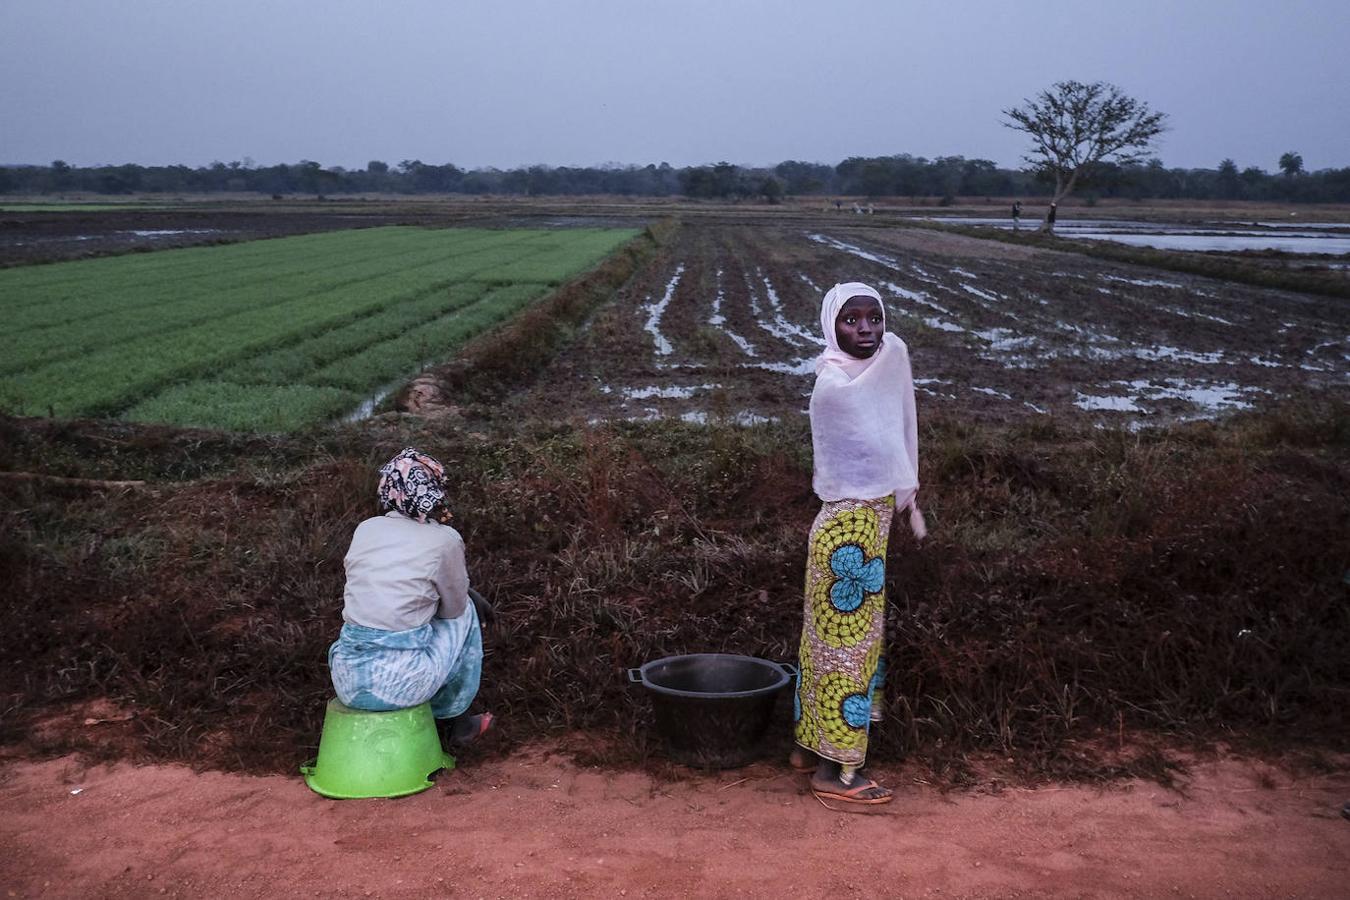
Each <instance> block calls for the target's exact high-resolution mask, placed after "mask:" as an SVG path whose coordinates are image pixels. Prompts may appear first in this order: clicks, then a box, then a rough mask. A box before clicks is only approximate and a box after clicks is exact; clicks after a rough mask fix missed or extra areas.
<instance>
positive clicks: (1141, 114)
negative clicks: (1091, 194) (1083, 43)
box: [1003, 81, 1167, 231]
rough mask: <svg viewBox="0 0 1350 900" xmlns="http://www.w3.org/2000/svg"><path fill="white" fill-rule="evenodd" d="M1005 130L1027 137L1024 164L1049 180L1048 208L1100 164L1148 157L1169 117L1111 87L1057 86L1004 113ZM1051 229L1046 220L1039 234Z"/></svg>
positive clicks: (1066, 83) (1060, 83) (1068, 83)
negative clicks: (1051, 188) (1028, 145)
mask: <svg viewBox="0 0 1350 900" xmlns="http://www.w3.org/2000/svg"><path fill="white" fill-rule="evenodd" d="M1003 115H1004V116H1005V117H1006V119H1005V121H1004V122H1003V124H1004V125H1005V126H1006V127H1008V128H1011V129H1013V130H1014V131H1023V132H1026V133H1027V134H1028V135H1030V136H1031V139H1032V150H1031V152H1030V153H1028V154H1027V155H1025V156H1024V157H1023V159H1025V160H1026V162H1027V163H1028V164H1029V165H1030V167H1031V168H1032V169H1033V170H1034V171H1036V172H1037V174H1039V175H1041V176H1042V177H1045V178H1047V179H1049V180H1053V181H1054V184H1055V191H1054V194H1053V195H1052V198H1051V205H1052V207H1053V205H1054V204H1057V203H1058V202H1059V201H1060V200H1062V199H1064V197H1066V196H1068V195H1069V194H1070V193H1072V191H1073V189H1074V187H1075V186H1076V185H1077V184H1078V182H1079V181H1080V180H1083V179H1085V178H1090V177H1091V176H1092V175H1093V173H1094V170H1095V169H1096V168H1097V167H1098V166H1099V165H1100V164H1101V163H1103V162H1108V161H1109V162H1114V163H1116V164H1118V165H1122V166H1126V165H1130V164H1132V163H1138V162H1141V161H1143V160H1144V159H1145V158H1147V156H1148V155H1149V151H1150V148H1151V145H1152V143H1153V139H1154V138H1156V137H1157V136H1158V135H1159V134H1161V133H1162V132H1163V131H1164V130H1166V128H1167V124H1166V123H1167V114H1166V113H1161V112H1156V111H1154V110H1152V109H1149V106H1148V104H1147V103H1145V102H1144V101H1142V100H1136V99H1135V98H1134V97H1130V96H1128V95H1126V94H1125V93H1124V92H1123V91H1121V89H1120V88H1118V87H1116V86H1115V85H1114V84H1108V83H1106V82H1104V81H1094V82H1092V83H1091V84H1084V83H1083V82H1081V81H1057V82H1055V84H1054V85H1053V86H1051V87H1050V88H1049V89H1048V90H1044V91H1041V92H1040V93H1039V94H1037V95H1036V97H1035V98H1034V99H1030V100H1024V101H1023V103H1022V105H1021V106H1018V107H1013V108H1010V109H1005V110H1003ZM1052 227H1053V222H1052V217H1050V216H1047V217H1046V222H1045V224H1044V225H1043V226H1042V229H1043V230H1046V231H1048V230H1050V229H1051V228H1052Z"/></svg>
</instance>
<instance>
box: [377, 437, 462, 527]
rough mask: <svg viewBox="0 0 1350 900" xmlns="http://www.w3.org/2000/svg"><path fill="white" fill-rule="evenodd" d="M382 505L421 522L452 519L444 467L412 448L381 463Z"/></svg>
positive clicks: (442, 522)
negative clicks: (446, 499) (446, 497)
mask: <svg viewBox="0 0 1350 900" xmlns="http://www.w3.org/2000/svg"><path fill="white" fill-rule="evenodd" d="M378 493H379V497H380V508H381V509H383V510H386V511H388V510H396V511H398V512H401V513H403V514H404V515H405V516H408V517H409V518H412V519H416V520H417V521H419V522H440V523H441V524H443V525H444V524H446V523H448V522H449V521H450V509H449V507H448V506H447V505H446V502H445V467H444V466H442V465H441V464H440V463H439V462H438V461H437V460H436V459H434V458H432V457H430V456H427V455H426V454H425V453H422V452H421V451H419V450H415V449H414V448H412V447H408V448H407V449H405V450H403V451H402V452H400V453H399V454H398V455H397V456H395V457H394V458H393V459H391V460H389V462H387V463H385V464H384V465H382V466H380V487H379V489H378Z"/></svg>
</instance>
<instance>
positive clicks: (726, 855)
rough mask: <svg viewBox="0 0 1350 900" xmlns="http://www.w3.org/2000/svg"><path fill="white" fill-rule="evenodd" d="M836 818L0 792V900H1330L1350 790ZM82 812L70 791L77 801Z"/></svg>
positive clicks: (944, 800)
mask: <svg viewBox="0 0 1350 900" xmlns="http://www.w3.org/2000/svg"><path fill="white" fill-rule="evenodd" d="M890 774H891V776H892V779H893V783H895V784H898V785H899V786H900V787H899V791H898V793H899V797H898V800H897V802H895V803H894V804H892V805H891V806H889V807H880V808H878V809H877V811H874V812H870V813H865V814H847V813H838V812H831V811H830V810H827V809H825V808H823V807H822V806H821V805H820V804H819V803H818V802H817V801H816V800H815V799H814V798H813V797H812V796H811V795H810V794H809V793H807V792H806V791H805V789H804V781H803V779H802V777H801V776H796V775H794V774H792V773H790V772H789V771H788V770H787V769H786V767H781V768H780V767H774V766H769V765H766V764H761V765H758V766H753V767H750V768H747V769H743V770H738V771H735V772H728V773H721V774H717V775H708V776H703V775H692V774H690V775H688V776H687V777H685V778H683V779H682V780H678V781H672V782H663V781H659V780H654V779H653V778H651V777H650V776H648V775H645V774H641V773H635V772H607V771H602V770H598V769H583V768H578V767H576V766H574V765H572V764H570V763H566V762H562V761H560V760H558V759H556V758H550V757H548V756H546V755H544V754H542V753H540V752H537V751H534V752H523V753H518V754H516V755H515V756H513V757H511V758H509V759H507V760H504V761H500V762H485V763H480V764H477V765H476V766H474V767H473V768H472V769H466V770H463V771H459V772H456V773H454V774H452V775H449V776H446V777H442V779H441V781H440V783H439V784H438V785H437V786H436V787H435V788H433V789H431V790H429V791H427V792H425V793H423V794H420V795H417V796H415V797H411V798H406V799H403V800H397V801H382V800H376V801H345V802H335V801H329V800H324V799H322V798H320V797H318V796H316V795H314V794H312V793H310V792H309V790H308V789H306V788H305V786H304V785H303V783H302V782H301V781H300V779H299V778H298V777H296V778H288V777H282V776H271V777H263V778H253V777H242V776H235V775H226V774H221V773H217V772H207V773H203V774H196V773H193V772H191V771H190V770H188V769H185V768H181V767H173V766H152V767H134V766H130V765H126V764H118V765H115V766H112V767H103V766H99V767H95V768H90V769H86V768H83V767H82V766H81V765H79V764H77V763H76V762H74V761H72V760H69V759H67V760H56V761H49V762H29V761H19V762H14V763H11V764H8V765H7V766H6V767H5V768H4V769H3V770H0V885H3V886H4V889H5V890H6V892H7V895H8V896H42V897H142V896H160V895H163V896H170V897H202V896H229V897H274V896H300V895H303V896H324V897H329V896H343V897H363V896H376V897H427V896H450V897H536V896H538V897H592V896H616V897H623V896H628V897H640V896H646V897H672V896H697V897H708V896H717V897H722V896H738V895H746V896H772V897H811V896H822V897H823V896H830V895H831V894H832V893H833V892H839V893H844V894H864V893H867V894H874V895H879V896H887V897H922V896H933V895H936V896H943V897H1047V896H1054V897H1059V896H1073V897H1157V896H1163V895H1166V896H1194V897H1225V896H1233V897H1267V896H1271V897H1273V896H1279V897H1332V896H1345V895H1346V894H1345V889H1346V885H1347V884H1350V822H1347V821H1345V820H1343V819H1342V818H1340V816H1339V814H1338V810H1339V809H1340V806H1341V804H1342V803H1343V802H1344V801H1345V800H1347V799H1350V772H1347V771H1346V770H1345V768H1344V767H1340V771H1339V772H1338V773H1337V774H1335V775H1329V776H1328V775H1320V776H1316V777H1308V778H1294V777H1292V776H1290V775H1288V774H1287V773H1284V772H1280V771H1278V770H1274V769H1270V768H1268V767H1267V766H1265V765H1263V764H1259V763H1251V762H1245V761H1233V760H1228V761H1223V762H1218V763H1201V764H1198V765H1197V766H1196V767H1195V768H1194V770H1193V772H1192V775H1191V780H1190V781H1189V782H1188V783H1187V784H1186V786H1185V789H1184V792H1183V793H1176V792H1172V791H1168V790H1165V789H1163V788H1160V787H1158V786H1157V785H1154V784H1151V783H1144V782H1132V783H1125V784H1122V785H1118V786H1115V787H1111V788H1107V789H1099V788H1095V787H1083V786H1057V787H1045V788H1039V789H1016V788H1013V789H1005V790H1002V791H1001V792H998V793H988V792H970V793H958V794H948V795H945V796H944V795H942V794H940V793H939V792H938V791H936V790H934V789H933V788H931V787H928V786H926V785H923V784H918V783H915V779H914V777H913V776H912V774H910V773H907V772H905V771H903V770H901V771H896V772H892V773H890ZM77 791H78V793H76V792H77Z"/></svg>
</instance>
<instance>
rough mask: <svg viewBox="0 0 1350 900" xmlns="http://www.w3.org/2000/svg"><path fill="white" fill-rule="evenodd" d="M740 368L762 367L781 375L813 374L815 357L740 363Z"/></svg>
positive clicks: (814, 371)
mask: <svg viewBox="0 0 1350 900" xmlns="http://www.w3.org/2000/svg"><path fill="white" fill-rule="evenodd" d="M741 368H742V369H764V370H765V371H766V372H778V373H780V374H783V375H815V374H816V357H814V356H804V357H802V358H801V359H798V360H796V361H794V362H752V363H741Z"/></svg>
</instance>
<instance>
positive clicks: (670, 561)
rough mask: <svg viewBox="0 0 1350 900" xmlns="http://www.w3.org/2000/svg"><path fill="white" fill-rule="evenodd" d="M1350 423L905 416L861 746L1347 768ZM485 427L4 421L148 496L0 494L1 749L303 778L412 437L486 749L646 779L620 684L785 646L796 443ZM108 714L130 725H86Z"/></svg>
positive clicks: (802, 510)
mask: <svg viewBox="0 0 1350 900" xmlns="http://www.w3.org/2000/svg"><path fill="white" fill-rule="evenodd" d="M1346 412H1347V411H1346V409H1345V408H1344V407H1343V406H1326V405H1323V406H1317V405H1310V406H1306V407H1302V408H1299V409H1291V410H1289V411H1287V412H1286V413H1284V414H1282V415H1280V416H1276V417H1271V416H1264V417H1256V416H1253V417H1247V418H1241V419H1235V420H1230V422H1229V423H1227V424H1222V425H1217V424H1197V425H1193V426H1188V427H1185V428H1181V429H1177V430H1174V431H1160V432H1157V433H1145V434H1131V433H1127V432H1112V431H1094V430H1074V429H1068V428H1060V427H1056V426H1054V425H1045V424H1039V425H1037V426H1035V427H1029V426H1024V427H1014V428H1007V427H1004V428H983V427H981V428H977V427H974V426H970V425H968V424H963V423H956V422H951V421H930V422H927V423H926V425H925V428H924V434H923V440H924V443H925V446H926V447H928V448H931V450H930V451H929V453H928V454H927V457H926V458H927V459H928V460H929V461H930V462H929V464H928V469H927V473H928V474H927V476H926V480H927V486H926V488H925V494H926V512H927V513H928V515H929V524H930V528H931V529H932V532H933V534H932V537H931V539H930V540H929V541H927V542H925V543H924V544H922V545H918V546H916V545H915V543H914V542H913V540H912V538H910V537H908V535H907V534H905V533H904V529H903V528H901V529H897V531H896V533H895V535H894V537H893V540H892V547H891V554H890V561H889V565H888V597H889V602H890V607H889V621H888V653H889V658H890V667H891V668H890V671H891V675H890V680H889V683H888V685H887V690H888V700H889V706H890V715H889V718H888V720H887V721H886V722H885V723H884V725H883V726H882V727H881V728H880V730H879V732H878V736H877V747H878V751H877V752H878V753H879V754H880V755H881V757H882V758H890V759H895V758H897V757H900V756H902V755H904V756H909V757H912V758H916V759H919V760H921V761H923V762H924V763H926V764H927V765H928V767H929V768H930V769H931V770H932V771H933V772H935V773H937V775H938V776H939V777H941V778H944V779H946V780H948V781H960V780H961V779H963V778H964V777H966V775H967V773H968V771H969V769H968V766H967V761H968V760H969V759H970V758H972V756H976V757H977V756H979V755H981V754H986V753H989V752H998V753H1000V754H1004V755H1008V756H1012V757H1013V758H1014V759H1015V760H1017V764H1018V765H1019V766H1020V767H1021V768H1022V769H1023V770H1024V771H1025V772H1026V773H1027V774H1028V776H1031V777H1034V776H1037V775H1044V774H1050V773H1054V774H1074V775H1085V774H1088V775H1098V776H1101V775H1112V774H1120V773H1126V772H1146V773H1153V774H1155V775H1159V774H1165V771H1166V767H1165V765H1163V759H1164V758H1163V757H1161V756H1159V755H1158V753H1157V752H1156V750H1155V749H1154V747H1153V744H1152V741H1153V740H1154V739H1155V738H1156V737H1157V736H1163V737H1165V738H1166V739H1168V740H1177V739H1181V740H1186V741H1195V742H1200V743H1204V742H1206V741H1211V740H1215V739H1221V740H1224V741H1228V742H1237V743H1239V744H1241V743H1243V742H1248V743H1252V742H1262V741H1265V742H1271V743H1273V744H1276V745H1280V746H1285V747H1288V746H1300V747H1327V748H1331V749H1340V750H1344V749H1346V743H1345V741H1346V735H1347V734H1350V728H1347V725H1348V724H1350V723H1347V721H1346V714H1345V709H1346V704H1345V702H1344V701H1345V695H1346V691H1347V688H1350V657H1347V655H1346V654H1345V653H1344V652H1343V651H1344V647H1345V646H1346V645H1347V643H1350V611H1348V608H1347V605H1346V603H1345V596H1346V595H1345V591H1346V588H1345V582H1344V580H1343V579H1344V576H1345V572H1346V570H1347V564H1348V563H1350V513H1348V512H1347V510H1346V507H1345V504H1344V497H1345V496H1346V495H1347V494H1348V493H1350V459H1348V458H1347V447H1348V446H1350V427H1347V421H1348V417H1347V415H1346ZM476 427H477V429H478V430H477V431H476V432H474V433H466V432H464V431H463V430H461V429H458V428H456V429H449V428H445V427H444V426H437V425H434V424H431V423H424V422H420V421H418V420H384V421H382V422H376V423H371V424H370V425H368V426H367V427H366V428H365V429H358V428H351V429H347V430H340V431H332V432H324V433H320V434H316V435H310V436H308V437H298V438H287V439H283V438H275V439H260V438H245V437H239V436H230V435H222V434H211V433H190V432H175V431H169V430H165V429H151V428H137V427H130V426H123V425H116V424H95V423H66V424H52V423H48V422H43V421H40V420H15V419H4V420H0V431H3V435H2V437H3V440H0V447H2V448H3V451H0V468H3V469H5V470H10V471H34V472H47V473H50V474H59V475H65V476H73V477H112V476H114V475H115V476H117V477H121V478H138V479H146V480H148V481H149V482H150V483H151V486H150V487H149V488H146V489H126V490H109V491H101V490H95V489H91V488H90V487H88V486H80V485H61V484H47V483H42V482H32V481H15V480H0V498H3V499H0V516H3V529H2V530H0V535H2V536H0V577H3V578H4V580H5V582H6V584H7V586H8V590H7V591H6V592H5V595H4V596H5V599H4V601H3V607H4V614H5V620H6V622H7V623H8V625H9V627H7V629H6V631H5V634H4V637H3V639H0V640H2V641H3V643H2V644H0V684H2V685H3V686H4V688H3V690H4V694H3V699H0V710H3V719H2V720H0V729H2V730H0V740H3V742H4V743H5V744H8V745H12V746H23V747H25V748H27V750H28V751H29V752H33V751H36V752H62V751H66V750H69V749H83V750H86V751H88V752H91V753H94V754H99V753H103V754H126V753H127V752H128V750H127V746H128V743H127V735H126V734H122V737H121V738H119V740H118V741H107V740H103V739H102V738H101V736H100V735H101V733H102V730H103V729H106V728H113V727H117V728H120V729H122V732H125V731H127V730H130V732H131V738H133V739H132V740H131V743H130V745H131V746H133V747H135V748H137V750H136V751H135V752H136V754H137V755H139V756H141V757H142V758H145V759H157V760H181V761H186V762H190V763H193V764H197V765H204V766H213V767H222V768H227V769H240V770H246V771H255V772H263V771H278V772H282V771H291V770H292V769H293V767H294V765H296V764H297V763H298V762H299V761H300V760H301V759H302V758H303V757H305V756H306V754H308V753H310V752H311V751H312V747H313V745H314V743H315V741H316V740H317V735H318V725H319V719H320V716H321V710H322V707H323V701H324V699H325V697H326V696H327V695H328V694H329V692H330V687H329V684H328V679H327V672H326V669H325V666H324V659H325V651H326V648H327V645H328V643H329V642H330V641H331V640H332V639H333V638H334V637H335V635H336V631H337V628H338V626H339V611H340V605H341V588H342V566H341V560H342V555H343V553H344V551H345V549H346V544H347V541H348V540H349V537H350V533H351V530H352V528H353V527H354V526H355V525H356V523H357V522H359V521H360V520H361V519H362V518H363V517H365V516H366V515H368V514H370V513H371V512H372V510H371V508H370V505H369V498H370V497H371V496H372V495H373V487H374V478H373V472H374V469H375V466H376V464H377V463H378V462H379V461H380V460H382V459H383V458H385V457H387V456H388V455H390V454H392V453H393V452H395V451H397V450H398V449H399V448H401V447H402V446H405V445H407V444H408V443H416V444H418V445H420V446H422V447H424V448H425V449H426V450H428V451H429V452H431V453H434V454H436V455H437V456H439V457H441V458H442V459H444V460H447V461H450V462H451V463H452V467H453V468H454V469H455V470H456V471H457V472H458V473H459V474H458V484H457V488H456V497H455V507H456V512H457V521H458V523H459V526H460V528H461V530H462V531H463V533H464V534H465V537H466V541H467V544H468V548H469V553H470V562H471V571H472V575H473V577H474V579H475V581H476V582H477V583H478V584H480V585H481V586H483V588H484V589H485V592H486V593H487V594H488V595H489V597H490V598H491V599H493V600H494V601H495V602H496V604H497V605H498V607H499V609H500V611H501V623H500V625H498V626H496V627H495V628H493V629H492V630H490V631H489V633H488V635H487V647H488V655H487V660H486V673H485V680H484V690H483V695H482V702H483V704H484V705H485V706H487V707H490V708H492V709H493V710H494V711H496V712H497V713H499V714H500V715H501V716H502V722H503V725H504V727H503V728H502V735H503V739H502V740H501V741H500V742H499V743H498V744H497V747H498V748H501V747H509V746H514V745H516V744H517V743H519V742H521V741H524V740H527V739H530V738H533V737H536V736H538V735H541V734H549V733H564V732H568V731H572V730H575V729H587V730H590V731H593V732H597V733H599V734H602V735H605V736H607V739H606V740H605V741H604V742H603V745H604V746H605V747H606V749H605V751H604V759H605V760H606V761H609V762H622V761H630V762H631V761H636V760H639V759H641V758H642V757H643V756H644V755H645V754H646V752H647V750H648V746H647V738H646V725H647V722H646V700H645V698H644V697H642V696H641V695H639V694H634V693H633V692H632V691H631V690H630V689H629V688H628V687H627V686H626V685H625V682H624V679H623V671H624V669H626V668H627V667H630V666H635V665H639V664H640V663H642V662H644V661H647V660H649V659H652V658H655V657H658V656H662V655H666V654H670V653H679V652H688V651H719V650H720V651H733V652H739V653H749V654H753V655H758V656H764V657H768V658H775V659H789V658H791V656H792V654H793V652H794V649H795V646H796V639H797V635H798V632H799V629H800V627H801V600H800V590H801V584H800V582H801V578H802V568H803V552H804V542H805V536H806V531H807V528H808V527H809V523H810V520H811V518H812V516H813V515H814V513H815V511H816V502H815V500H814V498H813V496H812V495H811V492H810V488H809V460H808V452H809V441H808V436H807V434H806V430H805V425H804V424H802V425H782V426H764V427H760V428H754V429H741V428H734V427H730V426H713V427H711V428H706V429H705V428H698V427H689V426H681V425H676V424H661V423H657V424H647V425H629V426H621V427H613V428H600V429H594V428H589V427H585V426H544V425H531V424H529V423H525V424H523V425H522V424H521V423H518V422H517V423H509V425H508V424H499V425H493V424H490V423H489V424H484V425H479V426H476ZM95 451H97V452H95ZM96 700H97V701H107V702H110V703H111V704H112V707H113V708H115V709H118V710H122V711H123V712H124V713H125V714H127V715H129V716H131V717H130V718H128V719H125V720H123V721H122V723H121V724H120V725H117V726H112V725H102V724H100V725H94V726H83V725H82V724H81V722H82V721H83V719H82V718H81V717H80V716H79V714H78V713H77V712H74V711H75V710H78V709H81V708H84V706H85V705H87V704H89V703H90V702H92V701H96ZM132 714H134V715H132ZM39 723H45V724H43V726H42V727H41V728H39V727H38V725H39ZM786 725H787V723H786V722H784V730H786ZM119 733H120V732H119ZM1127 735H1128V739H1127ZM1140 735H1146V736H1151V737H1149V738H1148V740H1145V741H1144V742H1143V743H1142V744H1141V743H1140V741H1139V736H1140ZM1127 745H1128V747H1133V748H1136V750H1128V747H1127ZM1140 746H1142V747H1143V748H1144V749H1143V750H1142V751H1139V750H1138V749H1137V748H1139V747H1140ZM1160 766H1161V768H1160Z"/></svg>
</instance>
